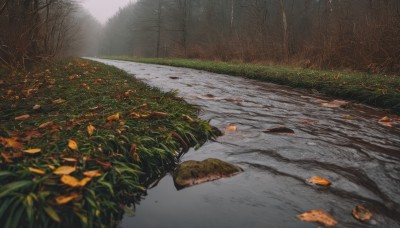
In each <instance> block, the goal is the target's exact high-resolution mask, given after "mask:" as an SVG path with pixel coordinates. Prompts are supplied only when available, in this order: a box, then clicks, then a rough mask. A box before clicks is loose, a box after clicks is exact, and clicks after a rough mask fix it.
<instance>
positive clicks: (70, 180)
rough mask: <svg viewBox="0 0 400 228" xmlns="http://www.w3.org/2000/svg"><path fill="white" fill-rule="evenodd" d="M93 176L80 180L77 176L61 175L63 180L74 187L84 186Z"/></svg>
mask: <svg viewBox="0 0 400 228" xmlns="http://www.w3.org/2000/svg"><path fill="white" fill-rule="evenodd" d="M91 180H92V178H90V177H85V178H83V179H82V180H78V179H77V178H75V177H73V176H70V175H63V176H62V177H61V182H62V183H63V184H66V185H68V186H71V187H73V188H79V187H84V186H85V185H86V184H87V183H88V182H89V181H91Z"/></svg>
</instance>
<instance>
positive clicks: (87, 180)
mask: <svg viewBox="0 0 400 228" xmlns="http://www.w3.org/2000/svg"><path fill="white" fill-rule="evenodd" d="M91 180H92V178H91V177H85V178H83V179H82V180H80V181H79V187H84V186H85V185H86V184H87V183H89V181H91Z"/></svg>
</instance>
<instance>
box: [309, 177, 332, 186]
mask: <svg viewBox="0 0 400 228" xmlns="http://www.w3.org/2000/svg"><path fill="white" fill-rule="evenodd" d="M307 182H308V183H311V184H316V185H321V186H329V185H331V182H330V181H328V180H327V179H325V178H323V177H321V176H313V177H311V178H310V179H307Z"/></svg>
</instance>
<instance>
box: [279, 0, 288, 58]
mask: <svg viewBox="0 0 400 228" xmlns="http://www.w3.org/2000/svg"><path fill="white" fill-rule="evenodd" d="M280 3H281V16H282V38H283V39H282V53H283V57H284V60H285V62H288V61H289V33H288V23H287V17H286V6H285V0H280Z"/></svg>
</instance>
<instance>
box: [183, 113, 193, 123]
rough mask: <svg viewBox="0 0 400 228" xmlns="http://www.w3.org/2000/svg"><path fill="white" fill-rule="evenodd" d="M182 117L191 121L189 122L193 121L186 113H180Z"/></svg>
mask: <svg viewBox="0 0 400 228" xmlns="http://www.w3.org/2000/svg"><path fill="white" fill-rule="evenodd" d="M182 117H183V118H185V119H186V120H189V121H191V122H192V121H193V119H192V117H190V116H188V115H185V114H182Z"/></svg>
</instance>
